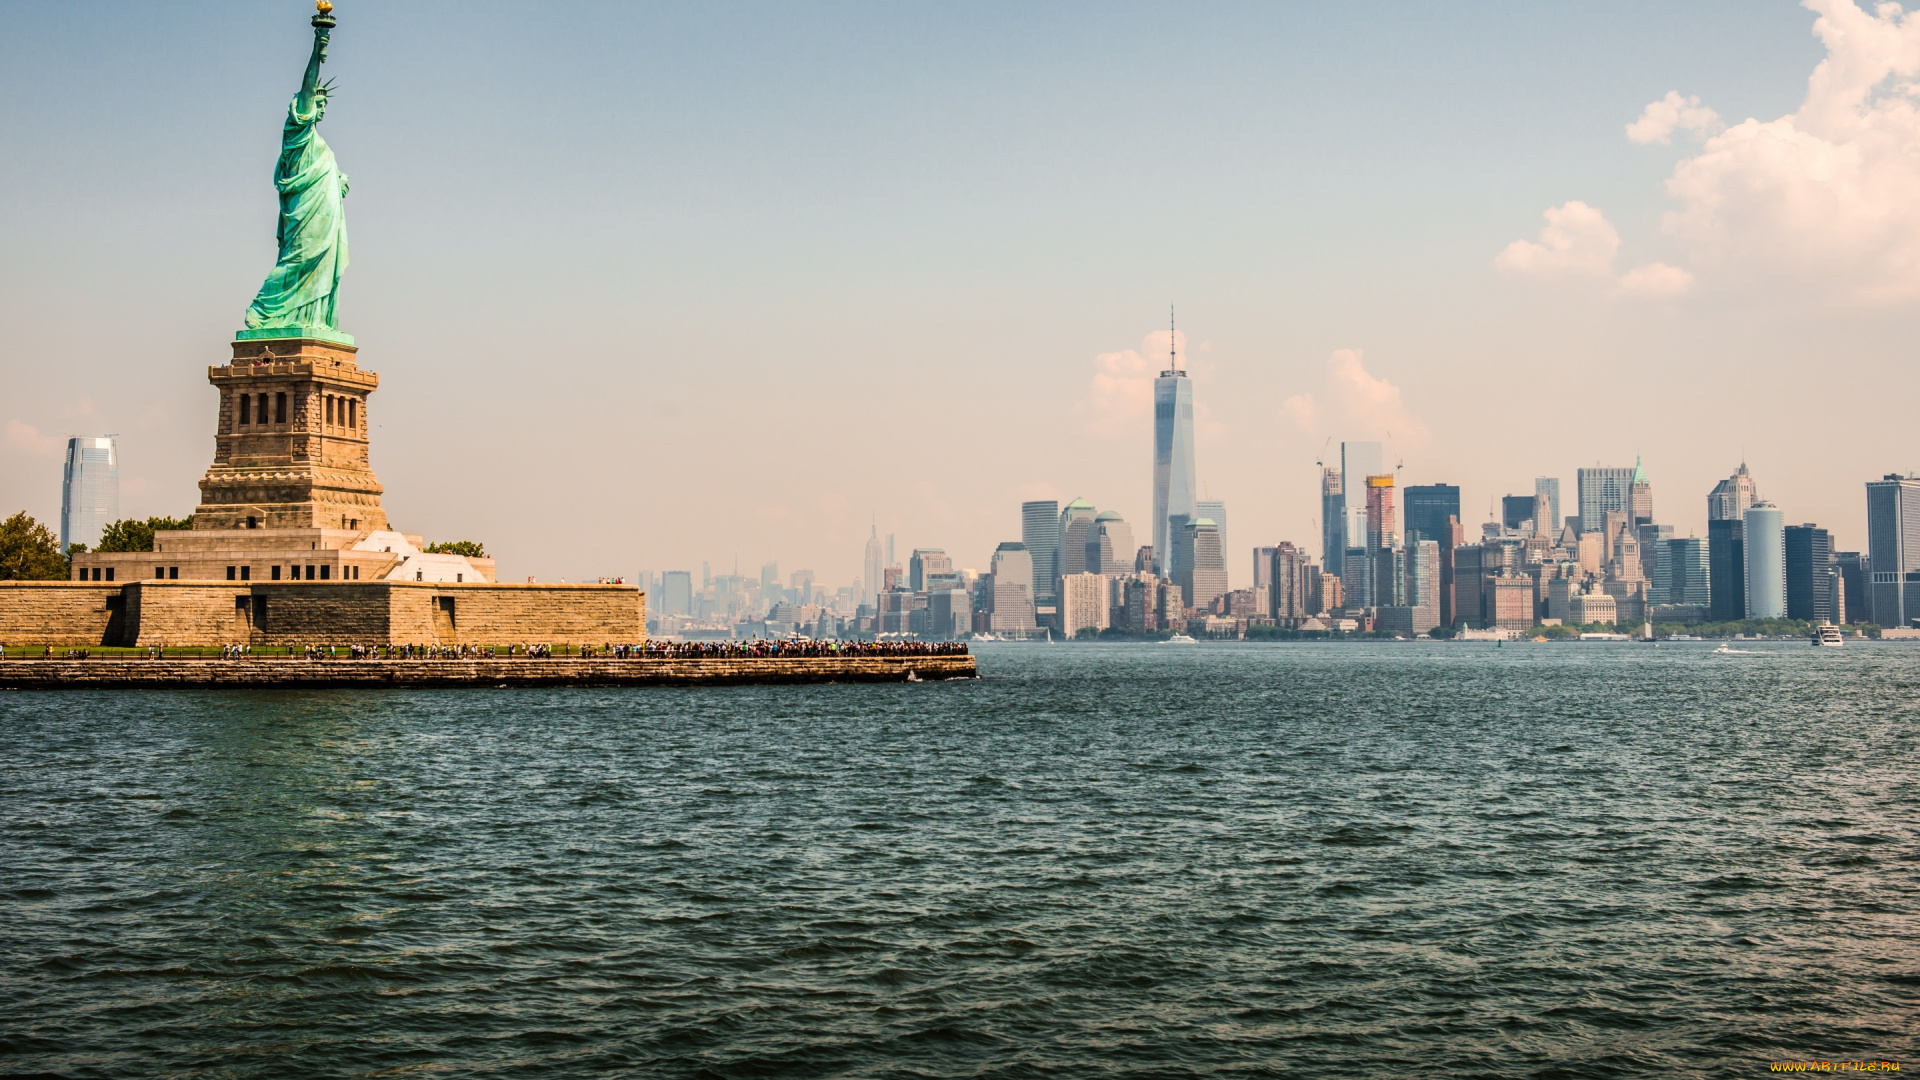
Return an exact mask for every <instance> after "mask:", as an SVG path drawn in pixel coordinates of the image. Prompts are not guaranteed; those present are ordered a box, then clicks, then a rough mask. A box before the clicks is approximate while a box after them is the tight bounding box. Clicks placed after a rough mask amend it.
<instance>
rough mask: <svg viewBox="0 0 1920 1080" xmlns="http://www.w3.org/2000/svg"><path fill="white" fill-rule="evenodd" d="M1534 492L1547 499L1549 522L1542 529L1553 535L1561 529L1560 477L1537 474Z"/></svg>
mask: <svg viewBox="0 0 1920 1080" xmlns="http://www.w3.org/2000/svg"><path fill="white" fill-rule="evenodd" d="M1533 493H1534V495H1535V496H1536V497H1540V496H1544V497H1545V498H1546V500H1547V517H1548V521H1547V524H1546V525H1545V526H1544V527H1543V528H1542V530H1541V531H1543V532H1545V533H1547V535H1549V536H1551V535H1553V534H1554V533H1557V532H1559V531H1560V478H1559V477H1557V476H1536V477H1534V478H1533Z"/></svg>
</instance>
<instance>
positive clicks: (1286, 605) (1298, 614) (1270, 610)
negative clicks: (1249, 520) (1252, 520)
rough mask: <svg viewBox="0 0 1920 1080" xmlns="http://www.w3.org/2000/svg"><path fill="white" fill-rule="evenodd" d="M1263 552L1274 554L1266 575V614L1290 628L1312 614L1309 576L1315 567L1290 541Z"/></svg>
mask: <svg viewBox="0 0 1920 1080" xmlns="http://www.w3.org/2000/svg"><path fill="white" fill-rule="evenodd" d="M1264 550H1266V551H1268V552H1270V553H1271V554H1269V555H1268V557H1267V573H1266V574H1265V577H1266V586H1265V587H1266V590H1267V605H1268V606H1267V612H1266V613H1267V614H1268V615H1271V616H1273V618H1274V619H1275V620H1276V621H1278V622H1279V623H1281V624H1282V625H1291V624H1293V623H1296V622H1298V621H1299V620H1301V619H1304V618H1306V617H1307V616H1309V615H1311V614H1313V613H1314V611H1315V607H1314V601H1313V597H1312V596H1311V595H1310V590H1311V588H1312V582H1311V581H1310V580H1309V575H1308V572H1307V571H1308V568H1309V567H1311V566H1312V565H1313V563H1312V560H1311V559H1309V558H1308V557H1307V553H1306V551H1305V550H1303V549H1301V548H1299V547H1296V546H1294V544H1293V542H1292V541H1290V540H1289V541H1282V542H1281V543H1280V544H1278V545H1277V546H1275V547H1271V548H1266V549H1264Z"/></svg>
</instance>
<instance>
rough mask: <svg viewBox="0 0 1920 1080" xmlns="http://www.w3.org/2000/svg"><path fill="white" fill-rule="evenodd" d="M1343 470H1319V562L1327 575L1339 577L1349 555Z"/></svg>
mask: <svg viewBox="0 0 1920 1080" xmlns="http://www.w3.org/2000/svg"><path fill="white" fill-rule="evenodd" d="M1345 491H1346V489H1345V486H1344V485H1343V483H1342V481H1341V479H1340V470H1339V469H1335V468H1332V467H1330V466H1329V467H1326V468H1322V469H1321V470H1320V561H1321V564H1322V566H1323V567H1324V572H1325V573H1328V574H1332V575H1333V576H1334V577H1339V576H1340V567H1341V562H1342V560H1344V559H1345V558H1346V555H1347V497H1346V494H1345Z"/></svg>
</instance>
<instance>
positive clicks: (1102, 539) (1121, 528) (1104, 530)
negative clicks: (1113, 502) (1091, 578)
mask: <svg viewBox="0 0 1920 1080" xmlns="http://www.w3.org/2000/svg"><path fill="white" fill-rule="evenodd" d="M1137 551H1138V549H1137V548H1135V547H1134V545H1133V527H1132V526H1130V525H1128V524H1127V523H1126V522H1125V521H1123V520H1121V517H1120V515H1119V514H1116V513H1114V512H1113V511H1111V510H1102V511H1101V512H1100V513H1099V514H1098V515H1097V516H1095V517H1094V519H1093V526H1092V528H1091V529H1090V530H1089V531H1088V533H1087V553H1086V567H1085V569H1086V571H1087V572H1088V573H1090V574H1107V575H1109V576H1111V575H1117V574H1126V573H1131V572H1132V570H1133V559H1134V555H1135V554H1136V553H1137Z"/></svg>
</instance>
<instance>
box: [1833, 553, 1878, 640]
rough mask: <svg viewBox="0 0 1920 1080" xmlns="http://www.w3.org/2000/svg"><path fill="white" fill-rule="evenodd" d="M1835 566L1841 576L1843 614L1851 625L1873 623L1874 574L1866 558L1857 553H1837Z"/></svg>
mask: <svg viewBox="0 0 1920 1080" xmlns="http://www.w3.org/2000/svg"><path fill="white" fill-rule="evenodd" d="M1833 566H1834V569H1835V570H1836V571H1838V572H1839V574H1840V597H1841V604H1840V608H1841V614H1842V615H1843V616H1844V617H1845V618H1846V620H1847V621H1848V622H1851V623H1864V622H1872V621H1873V601H1872V599H1870V597H1871V592H1870V588H1871V586H1872V583H1873V572H1872V569H1871V568H1870V567H1869V566H1868V565H1867V558H1866V556H1864V555H1862V554H1860V553H1859V552H1857V551H1837V552H1835V553H1834V556H1833Z"/></svg>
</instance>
